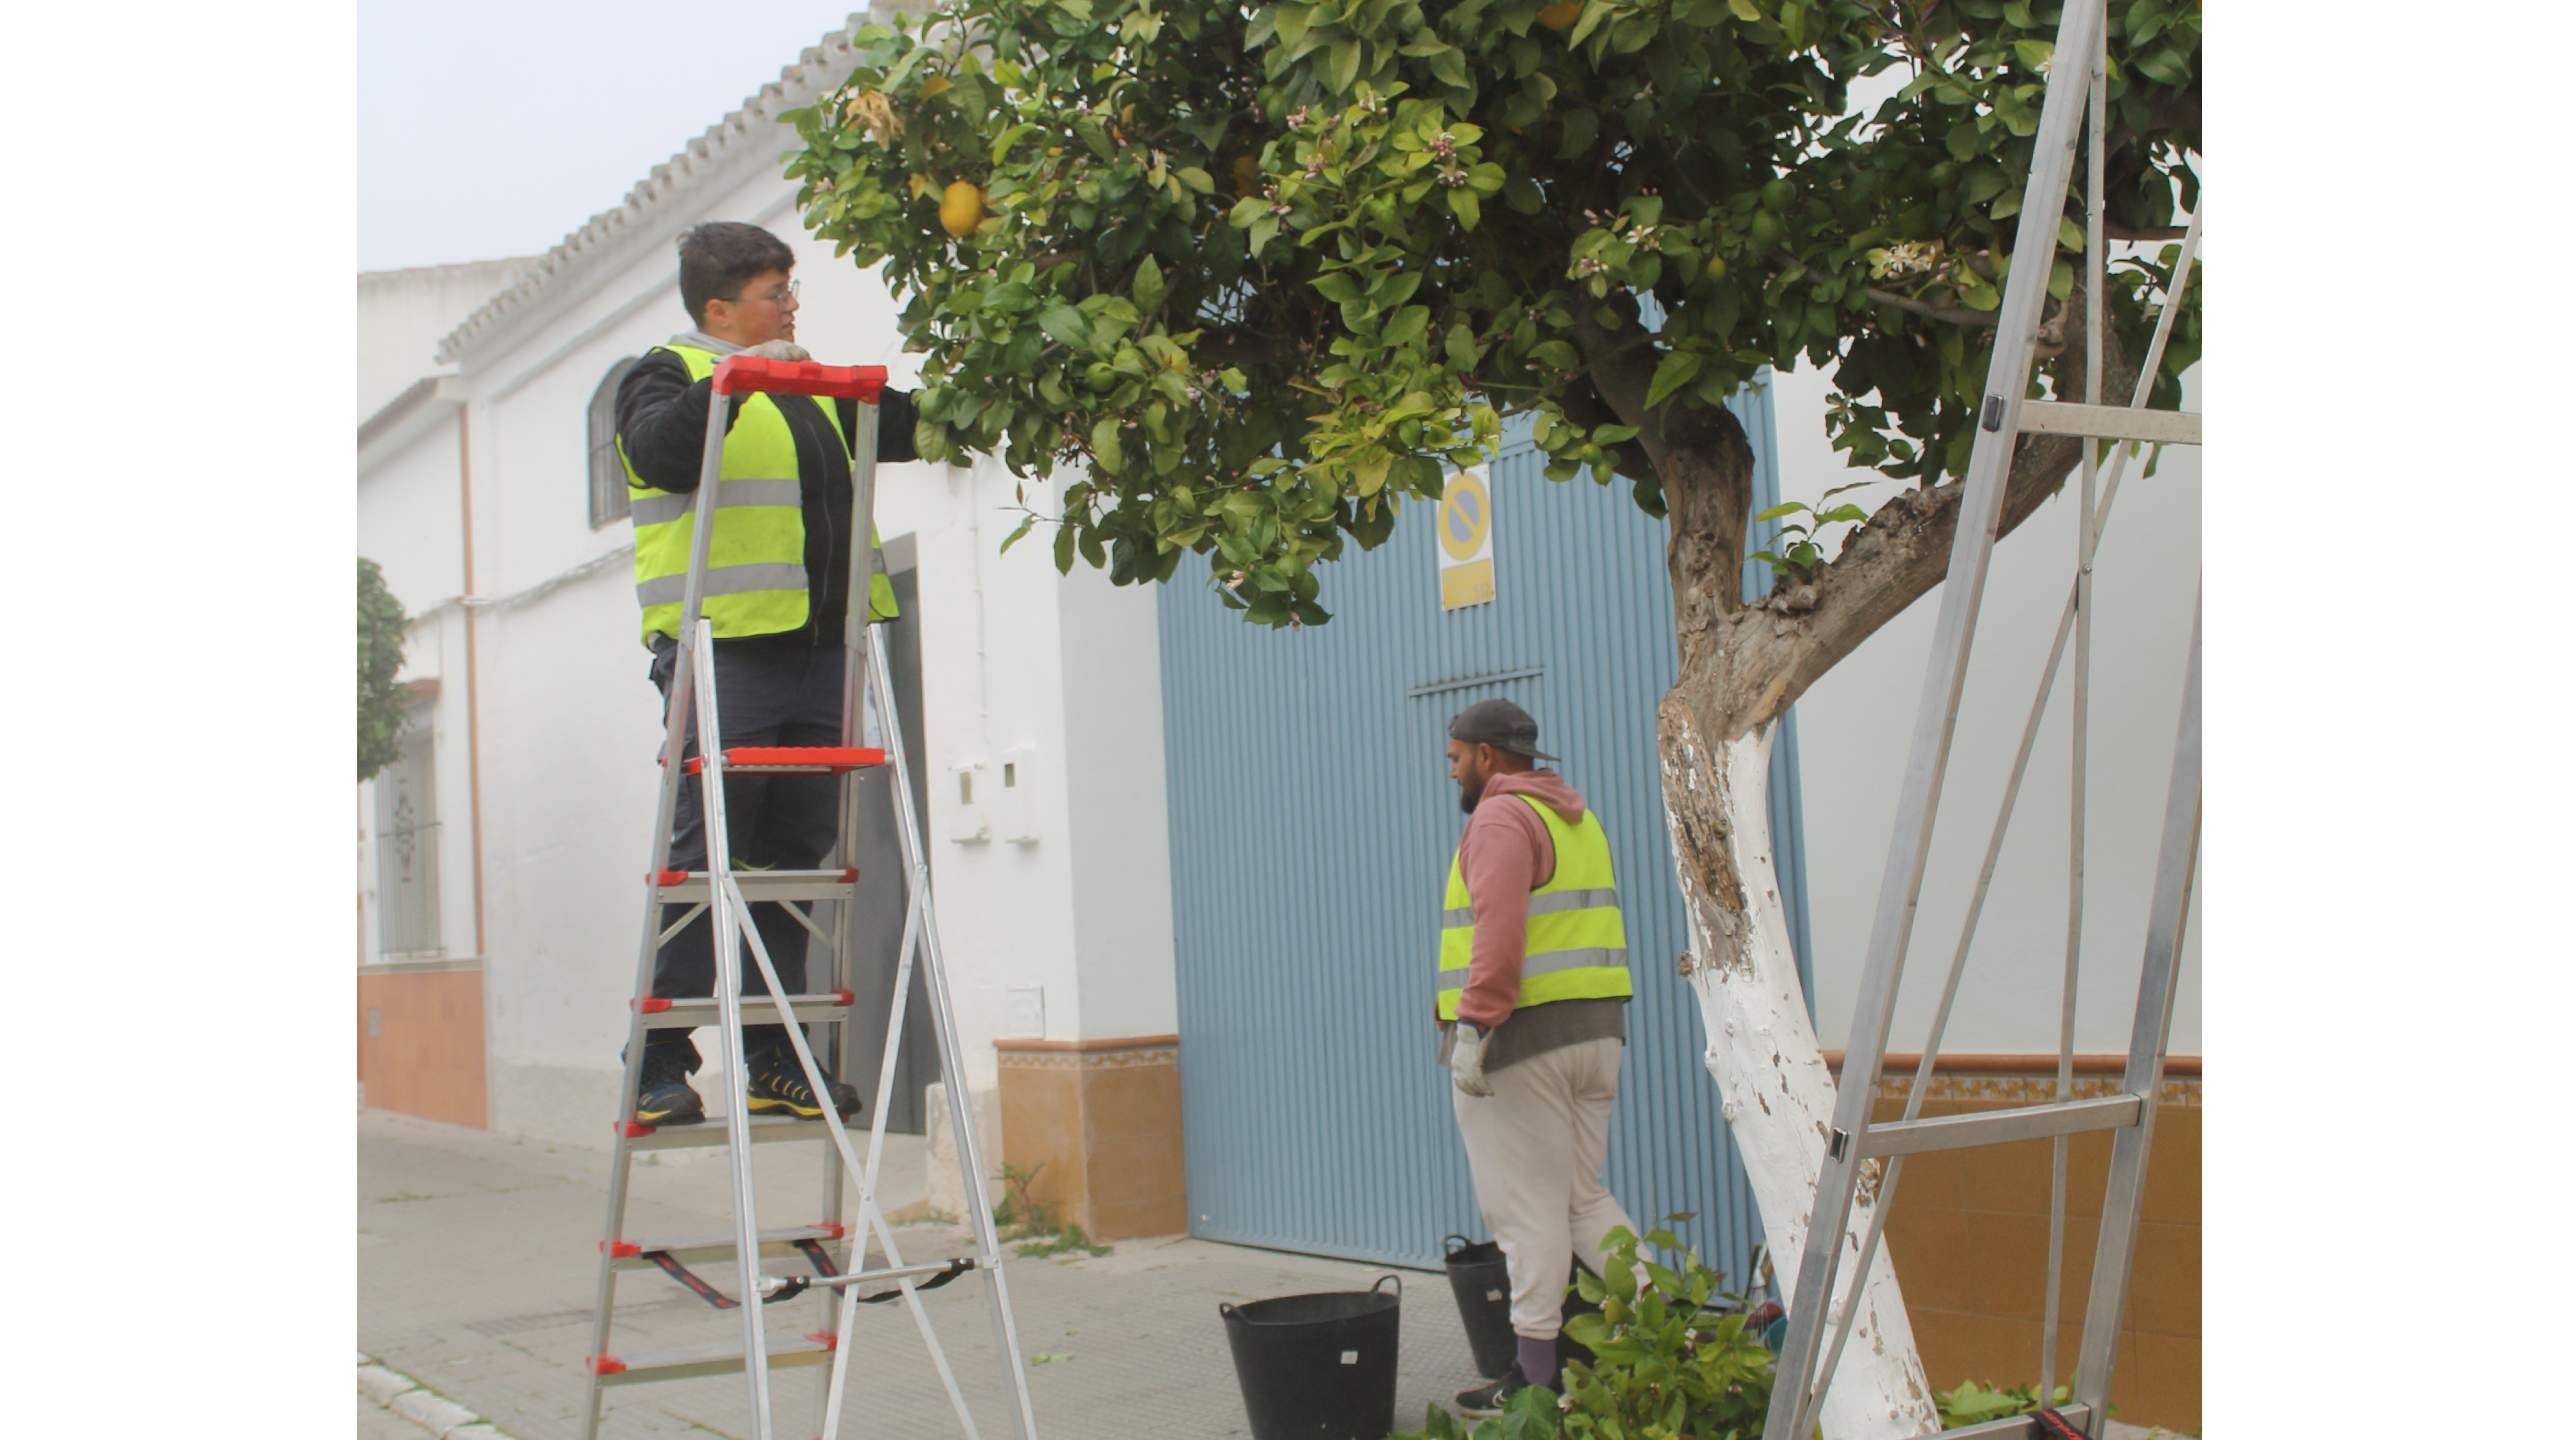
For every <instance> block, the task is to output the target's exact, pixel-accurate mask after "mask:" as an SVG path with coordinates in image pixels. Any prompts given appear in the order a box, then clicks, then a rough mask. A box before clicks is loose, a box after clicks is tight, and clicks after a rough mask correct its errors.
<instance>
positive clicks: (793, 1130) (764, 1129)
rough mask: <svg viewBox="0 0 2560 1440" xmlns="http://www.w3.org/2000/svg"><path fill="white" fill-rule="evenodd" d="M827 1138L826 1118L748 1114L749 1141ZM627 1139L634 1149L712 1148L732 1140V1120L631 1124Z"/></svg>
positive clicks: (755, 1143)
mask: <svg viewBox="0 0 2560 1440" xmlns="http://www.w3.org/2000/svg"><path fill="white" fill-rule="evenodd" d="M826 1138H827V1127H826V1125H825V1123H824V1122H822V1121H818V1120H803V1119H800V1118H799V1117H797V1116H792V1115H768V1116H753V1115H750V1116H748V1117H747V1141H748V1143H749V1144H754V1145H763V1144H768V1143H772V1142H777V1141H783V1140H824V1139H826ZM624 1143H626V1144H628V1145H629V1146H630V1147H631V1148H632V1149H634V1150H709V1149H712V1148H714V1147H716V1146H721V1145H726V1144H728V1143H729V1122H728V1120H727V1118H726V1117H724V1116H719V1115H710V1116H705V1117H704V1118H703V1120H702V1121H701V1123H699V1124H695V1125H656V1126H652V1125H630V1126H629V1127H628V1129H627V1130H626V1131H625V1142H624Z"/></svg>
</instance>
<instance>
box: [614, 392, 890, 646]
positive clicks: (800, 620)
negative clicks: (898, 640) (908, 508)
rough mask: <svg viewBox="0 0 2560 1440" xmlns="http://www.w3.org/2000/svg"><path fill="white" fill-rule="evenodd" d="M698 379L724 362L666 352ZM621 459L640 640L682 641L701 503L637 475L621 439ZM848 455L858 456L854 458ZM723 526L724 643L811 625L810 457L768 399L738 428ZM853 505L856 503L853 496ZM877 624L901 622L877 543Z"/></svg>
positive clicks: (832, 416)
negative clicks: (803, 460)
mask: <svg viewBox="0 0 2560 1440" xmlns="http://www.w3.org/2000/svg"><path fill="white" fill-rule="evenodd" d="M657 348H658V349H661V350H664V351H666V352H668V353H669V354H672V355H674V356H675V357H676V358H678V359H680V360H682V361H683V362H684V366H685V373H686V374H687V375H689V376H690V377H692V378H693V379H695V380H700V379H703V378H705V377H707V376H709V375H710V374H711V371H712V369H713V367H715V366H717V365H718V364H719V357H718V356H716V355H714V354H712V353H711V352H710V351H708V350H703V349H698V348H696V347H694V346H691V345H661V346H659V347H657ZM818 413H820V414H822V415H824V416H826V417H827V424H828V426H829V427H830V428H831V429H833V430H834V431H835V433H836V439H837V441H838V442H839V443H842V442H843V440H844V427H843V425H842V424H841V422H840V420H839V418H838V416H837V414H836V412H835V410H834V408H833V407H831V406H828V405H823V404H822V405H820V406H819V407H818ZM613 448H614V454H615V455H616V456H618V457H620V459H621V460H622V471H623V476H624V478H625V480H626V481H628V482H629V485H630V488H631V542H632V543H631V550H632V570H633V578H634V580H635V581H636V583H637V585H638V588H639V593H640V638H641V641H642V642H643V643H644V644H645V643H646V642H647V641H648V638H649V637H650V636H651V635H667V636H673V635H674V634H675V633H676V627H677V626H678V625H679V624H681V623H682V622H683V619H684V586H685V572H686V570H687V569H688V568H689V567H690V566H691V565H692V563H693V520H694V501H695V499H696V496H695V495H691V494H678V493H674V492H671V491H666V490H660V489H658V488H656V487H655V486H652V485H650V484H649V483H648V482H646V481H644V480H642V479H641V478H640V476H639V473H638V472H637V471H634V470H633V469H632V468H631V457H630V456H628V455H626V454H624V453H623V450H622V437H621V436H620V435H616V436H615V437H614V442H613ZM848 453H850V451H849V449H848ZM719 495H720V519H719V524H717V525H716V526H714V527H713V529H712V532H711V555H710V561H709V568H708V569H707V570H706V571H705V572H704V574H703V585H702V613H703V616H704V618H706V619H708V620H710V622H711V633H712V634H713V635H714V636H716V637H718V638H720V639H724V640H725V639H736V638H739V637H742V636H747V635H775V634H781V633H783V632H786V631H791V630H797V629H799V628H800V627H801V626H803V625H806V624H808V623H809V567H808V558H807V551H808V533H807V529H806V522H805V520H804V518H803V516H802V513H801V508H800V506H801V487H800V453H799V447H798V446H797V445H796V444H795V443H794V442H793V440H792V437H791V425H790V422H789V421H787V420H785V419H784V418H783V415H782V410H781V408H780V407H779V406H776V405H775V404H774V403H773V400H772V397H770V396H766V395H748V396H745V397H744V398H743V399H742V400H740V401H739V403H738V409H737V420H736V422H735V423H734V424H732V425H731V426H730V427H729V434H728V438H727V440H726V441H725V442H723V444H722V446H721V450H720V491H719ZM847 503H848V504H850V503H851V502H850V498H849V497H848V501H847ZM871 544H872V571H871V618H872V619H874V620H891V619H895V618H897V614H898V602H897V598H896V596H895V595H894V593H893V592H892V591H891V589H890V586H889V577H888V575H887V574H886V567H885V566H883V565H882V564H881V563H880V549H879V545H880V536H879V532H878V531H877V530H876V529H875V530H874V531H873V532H872V536H871Z"/></svg>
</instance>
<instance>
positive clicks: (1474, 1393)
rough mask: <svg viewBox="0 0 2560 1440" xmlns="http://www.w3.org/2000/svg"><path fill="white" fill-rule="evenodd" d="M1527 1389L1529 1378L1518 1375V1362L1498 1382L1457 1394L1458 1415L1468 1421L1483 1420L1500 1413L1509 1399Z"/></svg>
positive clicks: (1494, 1381)
mask: <svg viewBox="0 0 2560 1440" xmlns="http://www.w3.org/2000/svg"><path fill="white" fill-rule="evenodd" d="M1528 1388H1529V1377H1528V1376H1526V1375H1523V1374H1521V1373H1520V1365H1519V1362H1517V1361H1514V1362H1512V1366H1511V1368H1510V1369H1508V1370H1505V1371H1503V1372H1502V1378H1501V1379H1499V1380H1493V1381H1488V1382H1487V1383H1485V1384H1482V1385H1479V1386H1477V1387H1476V1388H1475V1389H1473V1390H1461V1391H1459V1392H1458V1396H1457V1399H1458V1413H1459V1414H1461V1415H1464V1416H1466V1417H1467V1418H1468V1419H1470V1420H1484V1419H1488V1418H1490V1417H1492V1416H1495V1415H1499V1414H1501V1413H1502V1407H1503V1406H1505V1405H1508V1404H1510V1403H1511V1397H1512V1396H1514V1395H1517V1394H1519V1393H1520V1392H1521V1391H1523V1390H1526V1389H1528Z"/></svg>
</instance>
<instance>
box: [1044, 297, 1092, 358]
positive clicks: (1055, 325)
mask: <svg viewBox="0 0 2560 1440" xmlns="http://www.w3.org/2000/svg"><path fill="white" fill-rule="evenodd" d="M1040 333H1041V334H1043V335H1046V336H1048V337H1049V338H1050V339H1052V340H1055V341H1057V342H1058V343H1059V344H1061V345H1064V346H1066V347H1067V348H1068V349H1070V350H1081V349H1083V348H1084V344H1085V341H1087V340H1089V339H1091V338H1092V337H1093V325H1092V323H1091V322H1090V321H1088V320H1086V319H1085V318H1084V312H1083V311H1081V310H1078V309H1077V308H1076V307H1074V306H1073V305H1063V304H1052V305H1050V306H1049V308H1048V309H1046V310H1043V311H1041V312H1040Z"/></svg>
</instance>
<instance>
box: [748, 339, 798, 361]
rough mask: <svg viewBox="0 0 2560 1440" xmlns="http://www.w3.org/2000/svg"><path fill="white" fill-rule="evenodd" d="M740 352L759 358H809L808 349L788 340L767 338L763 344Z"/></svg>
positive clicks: (751, 346)
mask: <svg viewBox="0 0 2560 1440" xmlns="http://www.w3.org/2000/svg"><path fill="white" fill-rule="evenodd" d="M738 353H739V354H741V355H752V356H754V357H755V358H756V359H758V360H806V359H808V358H809V352H808V351H806V350H803V349H801V348H800V347H799V346H797V345H794V344H792V343H791V342H790V341H788V340H767V341H766V342H764V343H763V344H761V345H750V346H748V347H747V348H746V349H744V350H741V351H739V352H738Z"/></svg>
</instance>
